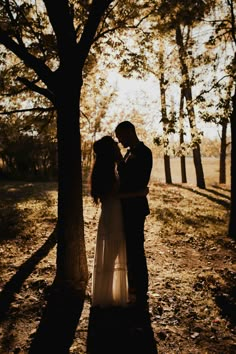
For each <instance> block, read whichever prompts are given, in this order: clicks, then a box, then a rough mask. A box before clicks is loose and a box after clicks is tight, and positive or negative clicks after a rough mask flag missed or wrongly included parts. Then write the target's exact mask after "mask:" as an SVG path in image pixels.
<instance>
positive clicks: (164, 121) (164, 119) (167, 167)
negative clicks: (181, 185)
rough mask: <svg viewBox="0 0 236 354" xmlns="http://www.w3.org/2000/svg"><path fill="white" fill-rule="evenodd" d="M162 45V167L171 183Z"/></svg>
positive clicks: (167, 181)
mask: <svg viewBox="0 0 236 354" xmlns="http://www.w3.org/2000/svg"><path fill="white" fill-rule="evenodd" d="M163 50H164V49H163V45H162V43H161V44H160V52H159V62H160V72H161V73H160V91H161V115H162V119H161V120H162V124H163V132H164V138H165V142H164V168H165V177H166V183H168V184H172V178H171V168H170V156H169V155H168V153H167V152H166V151H167V150H168V145H169V140H168V118H167V110H166V87H165V76H164V60H163Z"/></svg>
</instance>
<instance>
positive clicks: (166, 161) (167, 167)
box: [164, 154, 172, 184]
mask: <svg viewBox="0 0 236 354" xmlns="http://www.w3.org/2000/svg"><path fill="white" fill-rule="evenodd" d="M164 166H165V176H166V183H168V184H172V178H171V171H170V156H169V155H166V154H165V155H164Z"/></svg>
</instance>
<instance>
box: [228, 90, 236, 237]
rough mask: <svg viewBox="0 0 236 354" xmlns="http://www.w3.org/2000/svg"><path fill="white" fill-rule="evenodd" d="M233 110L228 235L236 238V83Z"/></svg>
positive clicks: (231, 120)
mask: <svg viewBox="0 0 236 354" xmlns="http://www.w3.org/2000/svg"><path fill="white" fill-rule="evenodd" d="M232 102H233V112H232V114H231V119H230V123H231V169H230V170H231V209H230V219H229V231H228V235H229V236H230V237H232V238H234V239H236V217H235V215H236V171H235V167H233V161H235V159H236V144H235V142H236V85H235V93H234V96H233V99H232Z"/></svg>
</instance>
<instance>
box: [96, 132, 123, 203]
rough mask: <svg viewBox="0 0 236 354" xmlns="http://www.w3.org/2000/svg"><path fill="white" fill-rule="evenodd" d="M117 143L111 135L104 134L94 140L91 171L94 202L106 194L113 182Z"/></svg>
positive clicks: (110, 189)
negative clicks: (93, 156)
mask: <svg viewBox="0 0 236 354" xmlns="http://www.w3.org/2000/svg"><path fill="white" fill-rule="evenodd" d="M118 149H119V148H118V145H117V143H116V142H115V141H114V140H113V139H112V137H111V136H108V135H106V136H104V137H103V138H101V139H99V140H97V141H95V143H94V144H93V151H94V153H95V161H94V165H93V169H92V173H91V186H90V187H91V196H92V198H93V200H94V202H95V203H98V202H99V200H100V199H101V198H103V197H105V196H106V195H108V194H109V193H110V192H111V191H112V188H113V186H114V182H115V178H116V177H115V162H116V160H117V154H118V153H117V151H118Z"/></svg>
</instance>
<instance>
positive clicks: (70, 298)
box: [28, 288, 84, 354]
mask: <svg viewBox="0 0 236 354" xmlns="http://www.w3.org/2000/svg"><path fill="white" fill-rule="evenodd" d="M83 305H84V295H83V294H82V295H81V294H78V293H75V292H74V293H73V292H72V291H71V289H66V288H63V289H59V288H57V289H53V290H52V291H51V293H50V294H49V296H48V300H47V305H46V307H45V308H44V311H43V314H42V317H41V321H40V324H39V327H38V329H37V332H36V334H35V335H34V338H33V340H32V342H31V346H30V349H29V352H28V353H29V354H52V353H55V354H69V352H70V351H69V349H70V347H71V345H72V343H73V340H74V334H75V331H76V328H77V326H78V322H79V319H80V316H81V313H82V310H83Z"/></svg>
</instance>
